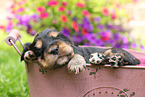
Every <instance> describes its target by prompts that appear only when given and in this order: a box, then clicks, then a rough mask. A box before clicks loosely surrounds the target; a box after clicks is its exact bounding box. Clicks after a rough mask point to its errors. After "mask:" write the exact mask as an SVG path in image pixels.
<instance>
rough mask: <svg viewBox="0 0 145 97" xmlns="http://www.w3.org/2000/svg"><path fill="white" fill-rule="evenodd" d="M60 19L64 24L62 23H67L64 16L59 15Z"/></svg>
mask: <svg viewBox="0 0 145 97" xmlns="http://www.w3.org/2000/svg"><path fill="white" fill-rule="evenodd" d="M60 19H61V21H62V22H64V23H66V22H67V21H68V19H67V17H66V15H61V16H60Z"/></svg>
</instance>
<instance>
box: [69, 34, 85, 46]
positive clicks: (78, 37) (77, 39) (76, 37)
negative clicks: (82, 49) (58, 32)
mask: <svg viewBox="0 0 145 97" xmlns="http://www.w3.org/2000/svg"><path fill="white" fill-rule="evenodd" d="M72 39H73V41H74V43H75V44H80V43H81V42H82V41H83V38H82V36H81V35H79V34H78V35H73V36H72Z"/></svg>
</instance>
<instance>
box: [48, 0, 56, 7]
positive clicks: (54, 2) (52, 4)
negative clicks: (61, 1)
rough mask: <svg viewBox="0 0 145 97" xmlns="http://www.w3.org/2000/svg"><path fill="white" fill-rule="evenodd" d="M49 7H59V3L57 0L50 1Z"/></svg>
mask: <svg viewBox="0 0 145 97" xmlns="http://www.w3.org/2000/svg"><path fill="white" fill-rule="evenodd" d="M47 5H48V6H57V5H58V1H57V0H50V1H49V2H48V3H47Z"/></svg>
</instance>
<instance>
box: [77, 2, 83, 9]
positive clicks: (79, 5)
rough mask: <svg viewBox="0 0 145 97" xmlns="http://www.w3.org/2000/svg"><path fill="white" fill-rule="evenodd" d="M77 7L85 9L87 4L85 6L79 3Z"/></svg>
mask: <svg viewBox="0 0 145 97" xmlns="http://www.w3.org/2000/svg"><path fill="white" fill-rule="evenodd" d="M76 6H77V7H79V8H84V7H85V4H84V3H80V2H78V3H77V4H76Z"/></svg>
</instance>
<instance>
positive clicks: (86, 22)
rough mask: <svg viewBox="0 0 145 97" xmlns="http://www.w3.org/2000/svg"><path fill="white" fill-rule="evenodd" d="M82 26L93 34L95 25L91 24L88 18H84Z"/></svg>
mask: <svg viewBox="0 0 145 97" xmlns="http://www.w3.org/2000/svg"><path fill="white" fill-rule="evenodd" d="M80 26H81V27H82V28H84V29H86V30H87V32H92V30H93V29H94V27H93V25H92V24H91V22H90V20H89V19H88V18H86V17H84V18H83V19H82V23H81V24H80Z"/></svg>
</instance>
